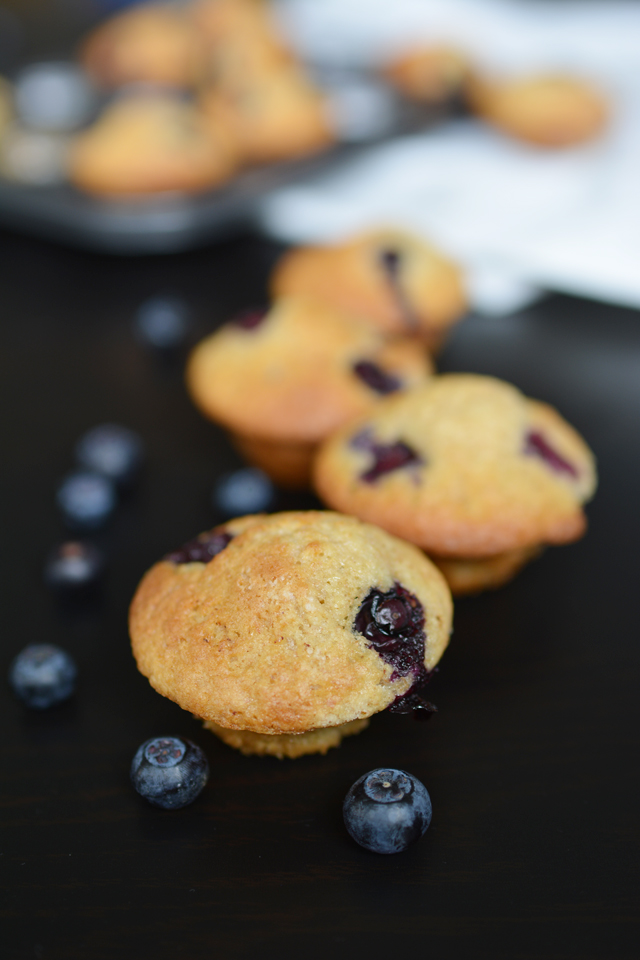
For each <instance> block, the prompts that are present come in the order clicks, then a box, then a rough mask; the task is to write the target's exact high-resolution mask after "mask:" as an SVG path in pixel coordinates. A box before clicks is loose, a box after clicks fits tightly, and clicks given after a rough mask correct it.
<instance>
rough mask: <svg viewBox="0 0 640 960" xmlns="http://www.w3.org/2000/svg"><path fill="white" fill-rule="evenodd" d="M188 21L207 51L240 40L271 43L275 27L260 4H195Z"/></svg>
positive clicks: (208, 0) (215, 0) (248, 0)
mask: <svg viewBox="0 0 640 960" xmlns="http://www.w3.org/2000/svg"><path fill="white" fill-rule="evenodd" d="M189 17H190V18H191V20H192V21H193V22H194V23H195V24H196V27H197V29H198V32H199V33H200V34H201V35H202V37H203V38H204V40H205V41H206V43H207V44H208V46H209V47H212V46H214V45H222V44H224V43H227V42H228V41H229V40H233V39H235V38H236V37H239V36H244V37H246V36H252V37H258V36H259V37H262V38H267V37H268V38H271V39H274V40H275V38H276V36H277V32H276V25H275V23H274V21H273V20H272V18H271V15H270V10H269V4H267V3H264V2H262V0H195V2H194V3H192V4H191V5H190V7H189Z"/></svg>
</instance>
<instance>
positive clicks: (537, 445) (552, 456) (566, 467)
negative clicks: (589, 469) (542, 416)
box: [524, 430, 578, 477]
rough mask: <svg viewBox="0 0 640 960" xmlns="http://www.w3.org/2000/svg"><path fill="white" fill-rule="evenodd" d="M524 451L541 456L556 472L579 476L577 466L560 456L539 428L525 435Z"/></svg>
mask: <svg viewBox="0 0 640 960" xmlns="http://www.w3.org/2000/svg"><path fill="white" fill-rule="evenodd" d="M524 452H525V454H527V456H532V457H540V459H541V460H544V462H545V463H546V464H548V466H550V467H551V469H552V470H555V472H556V473H568V474H569V476H571V477H577V476H578V471H577V469H576V467H575V466H574V465H573V464H572V463H569V461H568V460H565V458H564V457H562V456H560V454H559V453H558V451H557V450H554V449H553V447H552V446H551V444H550V443H549V441H548V440H546V439H545V437H544V435H543V434H542V433H540V432H539V431H538V430H531V431H529V433H528V434H527V436H526V437H525V442H524Z"/></svg>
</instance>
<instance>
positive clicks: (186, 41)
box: [80, 3, 204, 88]
mask: <svg viewBox="0 0 640 960" xmlns="http://www.w3.org/2000/svg"><path fill="white" fill-rule="evenodd" d="M203 57H204V47H203V44H202V40H201V38H200V36H199V35H198V31H197V30H196V27H195V24H194V23H193V22H192V21H191V20H190V19H189V18H188V17H187V16H186V14H185V12H183V11H182V10H180V9H179V8H177V7H172V6H168V5H162V4H153V3H150V4H143V5H142V6H136V7H133V8H132V9H130V10H126V11H124V12H123V13H120V14H118V15H117V16H115V17H112V18H111V19H109V20H107V21H106V22H105V23H103V24H102V25H101V26H99V27H98V28H97V29H96V30H94V31H93V33H91V34H90V35H89V37H88V38H87V39H86V40H85V41H84V43H83V45H82V48H81V50H80V60H81V63H82V65H83V66H84V68H85V70H86V71H87V72H88V73H89V75H90V76H91V77H92V79H93V80H94V81H95V82H96V83H97V84H98V85H99V86H102V87H106V88H114V87H119V86H123V85H125V84H129V83H141V82H145V83H157V84H161V85H166V86H175V87H188V86H191V85H192V84H194V83H195V82H196V80H197V79H198V77H199V76H200V74H201V71H202V63H203Z"/></svg>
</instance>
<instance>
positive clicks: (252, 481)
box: [213, 467, 274, 517]
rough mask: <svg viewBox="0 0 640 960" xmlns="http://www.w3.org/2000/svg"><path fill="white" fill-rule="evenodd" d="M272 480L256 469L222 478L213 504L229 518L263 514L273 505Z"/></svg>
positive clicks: (240, 471) (216, 489) (245, 470)
mask: <svg viewBox="0 0 640 960" xmlns="http://www.w3.org/2000/svg"><path fill="white" fill-rule="evenodd" d="M273 498H274V489H273V484H272V483H271V480H270V479H269V477H268V476H267V475H266V473H263V472H262V470H257V469H255V468H254V467H245V468H244V469H243V470H235V471H234V472H233V473H228V474H226V475H225V476H224V477H222V478H221V479H220V480H219V481H218V483H217V484H216V486H215V489H214V491H213V503H214V506H216V507H217V508H218V510H220V511H221V513H223V514H224V515H225V516H227V517H242V516H245V515H246V514H248V513H263V512H264V511H265V510H268V509H269V507H270V506H271V504H272V503H273Z"/></svg>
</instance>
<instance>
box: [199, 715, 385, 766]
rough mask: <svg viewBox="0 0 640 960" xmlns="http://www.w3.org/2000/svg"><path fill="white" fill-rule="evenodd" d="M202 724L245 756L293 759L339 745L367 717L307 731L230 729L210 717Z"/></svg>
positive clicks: (366, 723) (363, 724) (361, 727)
mask: <svg viewBox="0 0 640 960" xmlns="http://www.w3.org/2000/svg"><path fill="white" fill-rule="evenodd" d="M204 726H205V728H206V729H207V730H210V731H211V732H212V733H215V735H216V736H217V737H219V738H220V739H221V740H222V742H223V743H226V744H227V746H228V747H233V748H234V749H235V750H240V752H241V753H244V754H245V756H251V755H255V756H259V757H278V759H279V760H282V759H283V758H284V757H288V758H289V759H291V760H295V758H296V757H304V756H306V755H307V754H310V753H321V754H325V753H326V752H327V750H330V749H331V747H339V746H340V744H341V742H342V740H343V739H344V737H351V736H353V735H354V734H356V733H360V731H361V730H365V729H366V728H367V727H368V726H369V721H368V720H367V719H364V720H350V721H349V723H342V724H340V726H338V727H323V728H321V729H320V730H308V731H307V732H306V733H278V734H269V733H252V732H251V731H250V730H229V729H227V727H221V726H219V724H217V723H214V722H213V720H205V721H204Z"/></svg>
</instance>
